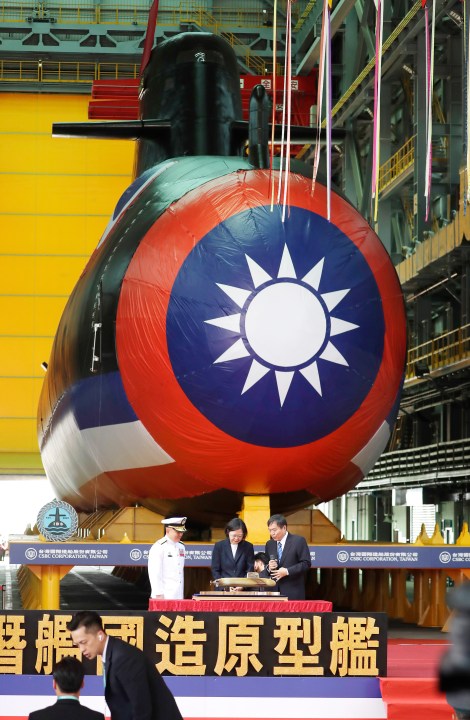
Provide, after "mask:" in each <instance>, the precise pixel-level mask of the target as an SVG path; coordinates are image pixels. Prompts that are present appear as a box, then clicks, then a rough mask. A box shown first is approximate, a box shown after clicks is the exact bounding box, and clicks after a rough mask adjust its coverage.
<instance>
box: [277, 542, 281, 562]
mask: <svg viewBox="0 0 470 720" xmlns="http://www.w3.org/2000/svg"><path fill="white" fill-rule="evenodd" d="M281 555H282V542H281V541H280V540H278V543H277V559H278V561H279V562H281Z"/></svg>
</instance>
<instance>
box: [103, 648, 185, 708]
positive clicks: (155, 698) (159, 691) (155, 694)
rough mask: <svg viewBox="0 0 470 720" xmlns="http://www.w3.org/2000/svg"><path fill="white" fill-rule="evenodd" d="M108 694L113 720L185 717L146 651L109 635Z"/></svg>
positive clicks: (107, 656)
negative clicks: (145, 653)
mask: <svg viewBox="0 0 470 720" xmlns="http://www.w3.org/2000/svg"><path fill="white" fill-rule="evenodd" d="M105 662H106V665H105V673H106V684H105V693H104V694H105V697H106V702H107V704H108V707H109V709H110V711H111V719H112V720H183V718H182V716H181V713H180V711H179V710H178V706H177V704H176V702H175V699H174V697H173V695H172V694H171V692H170V690H169V689H168V687H167V685H166V683H165V681H164V680H163V678H162V676H161V675H160V673H159V672H158V670H157V669H156V667H155V665H153V663H152V662H151V661H150V659H149V658H148V657H147V656H146V655H144V653H143V652H142V650H139V649H138V648H136V647H134V645H129V644H128V643H126V642H124V641H123V640H120V639H119V638H115V637H111V636H110V637H109V640H108V645H107V648H106V657H105Z"/></svg>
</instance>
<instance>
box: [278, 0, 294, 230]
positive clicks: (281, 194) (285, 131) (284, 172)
mask: <svg viewBox="0 0 470 720" xmlns="http://www.w3.org/2000/svg"><path fill="white" fill-rule="evenodd" d="M292 2H293V0H288V1H287V8H286V49H285V57H284V93H283V102H282V128H281V155H280V161H281V165H280V169H279V185H278V192H277V202H278V204H280V203H281V198H282V222H284V220H285V217H286V207H287V205H288V199H289V194H288V193H289V172H290V136H291V134H290V130H291V111H292Z"/></svg>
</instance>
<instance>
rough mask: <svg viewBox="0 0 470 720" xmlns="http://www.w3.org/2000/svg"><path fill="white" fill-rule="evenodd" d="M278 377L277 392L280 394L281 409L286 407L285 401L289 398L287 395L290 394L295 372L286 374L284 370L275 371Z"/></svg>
mask: <svg viewBox="0 0 470 720" xmlns="http://www.w3.org/2000/svg"><path fill="white" fill-rule="evenodd" d="M274 373H275V375H276V383H277V391H278V393H279V401H280V403H281V407H282V406H283V405H284V400H285V399H286V397H287V393H288V392H289V388H290V384H291V382H292V378H293V377H294V372H293V371H288V372H285V371H283V370H275V371H274Z"/></svg>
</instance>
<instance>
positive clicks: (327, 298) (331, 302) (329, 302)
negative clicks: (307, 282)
mask: <svg viewBox="0 0 470 720" xmlns="http://www.w3.org/2000/svg"><path fill="white" fill-rule="evenodd" d="M350 290H351V288H347V289H346V290H334V291H333V292H327V293H320V294H321V296H322V298H323V300H324V302H325V305H326V307H327V308H328V310H333V309H334V308H335V307H336V306H337V305H339V303H340V302H341V300H342V299H343V298H344V297H346V295H347V294H348V292H349V291H350Z"/></svg>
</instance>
